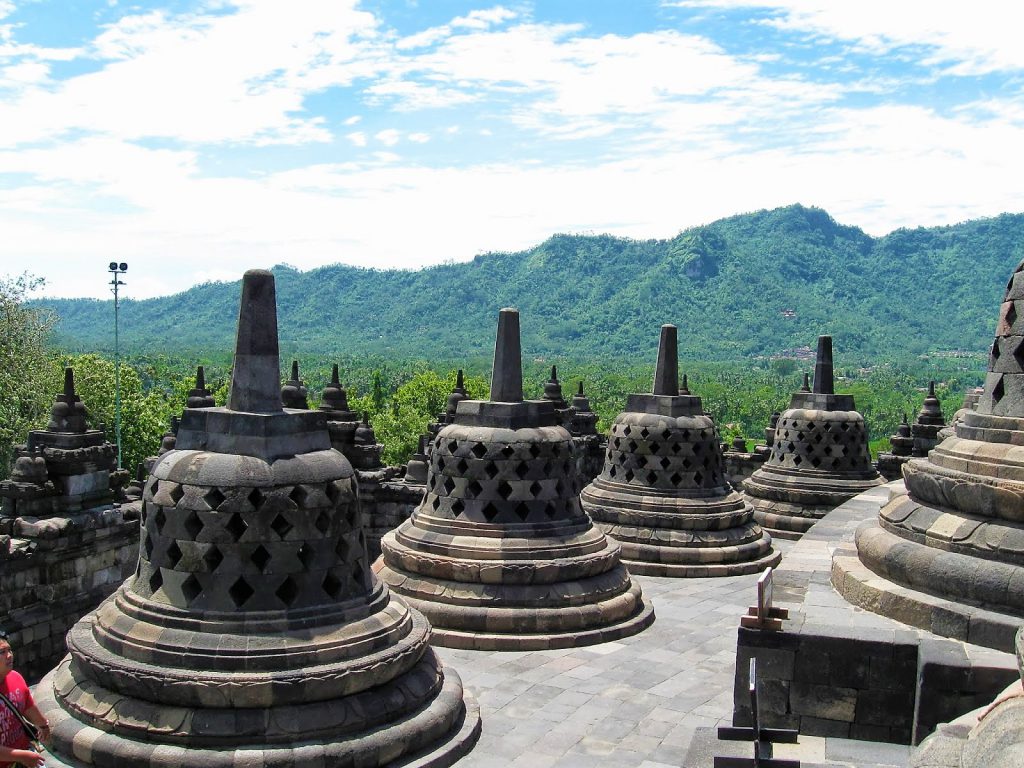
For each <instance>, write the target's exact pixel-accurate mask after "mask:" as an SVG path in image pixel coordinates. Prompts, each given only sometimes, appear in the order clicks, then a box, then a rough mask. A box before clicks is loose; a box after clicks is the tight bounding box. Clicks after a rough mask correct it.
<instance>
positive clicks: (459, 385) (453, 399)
mask: <svg viewBox="0 0 1024 768" xmlns="http://www.w3.org/2000/svg"><path fill="white" fill-rule="evenodd" d="M468 398H469V394H468V393H467V392H466V378H465V376H464V374H463V373H462V369H461V368H459V370H458V372H457V373H456V374H455V388H454V389H453V390H452V392H451V394H450V395H448V401H447V404H446V405H445V409H444V415H445V417H446V418H448V419H449V420H450V419H452V418H454V416H455V412H456V411H457V410H458V409H459V403H461V402H462V401H463V400H466V399H468ZM438 418H440V417H438Z"/></svg>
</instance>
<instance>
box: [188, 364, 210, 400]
mask: <svg viewBox="0 0 1024 768" xmlns="http://www.w3.org/2000/svg"><path fill="white" fill-rule="evenodd" d="M185 405H186V406H188V407H189V408H213V407H214V405H215V403H214V401H213V395H212V394H211V393H210V390H208V389H207V388H206V371H205V370H204V369H203V366H201V365H200V366H198V367H197V368H196V385H195V386H194V387H193V388H192V389H190V390H189V392H188V399H187V400H186V401H185Z"/></svg>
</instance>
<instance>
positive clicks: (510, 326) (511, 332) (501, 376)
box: [491, 307, 523, 403]
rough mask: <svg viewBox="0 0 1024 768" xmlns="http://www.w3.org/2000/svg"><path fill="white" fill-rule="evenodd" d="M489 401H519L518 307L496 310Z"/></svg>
mask: <svg viewBox="0 0 1024 768" xmlns="http://www.w3.org/2000/svg"><path fill="white" fill-rule="evenodd" d="M491 401H492V402H496V403H521V402H522V401H523V353H522V346H521V344H520V341H519V310H518V309H512V308H510V307H506V308H505V309H503V310H501V312H499V313H498V333H497V336H496V337H495V339H494V369H493V371H492V373H491Z"/></svg>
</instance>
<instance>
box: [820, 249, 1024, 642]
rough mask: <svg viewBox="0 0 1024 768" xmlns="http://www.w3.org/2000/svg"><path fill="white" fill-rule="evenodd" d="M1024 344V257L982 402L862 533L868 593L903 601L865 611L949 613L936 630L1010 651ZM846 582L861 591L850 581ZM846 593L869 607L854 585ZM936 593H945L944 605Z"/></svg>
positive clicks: (1022, 511) (1015, 620) (1019, 614)
mask: <svg viewBox="0 0 1024 768" xmlns="http://www.w3.org/2000/svg"><path fill="white" fill-rule="evenodd" d="M1018 307H1020V308H1021V311H1020V312H1019V314H1018ZM1018 349H1024V263H1022V264H1021V265H1019V266H1018V267H1017V269H1016V271H1015V272H1014V274H1013V275H1012V277H1011V278H1010V283H1009V285H1008V286H1007V291H1006V296H1005V299H1004V300H1003V303H1002V306H1001V308H1000V312H999V319H998V323H997V326H996V338H995V342H994V343H993V345H992V354H991V357H990V359H989V369H988V374H987V376H986V377H985V389H984V392H983V393H982V395H981V398H980V400H979V401H978V405H977V407H976V408H975V409H974V410H969V411H966V412H965V413H964V415H963V420H962V421H961V422H959V423H958V424H957V425H956V427H955V434H954V435H953V436H952V437H949V438H946V439H945V440H943V441H942V443H940V444H939V445H937V446H936V447H935V448H933V449H932V450H931V452H930V453H929V454H928V456H927V457H926V458H912V459H911V460H910V461H908V462H907V463H906V464H905V465H904V467H903V478H904V482H905V484H906V492H905V493H903V494H899V495H897V496H894V497H893V498H892V499H890V501H889V502H888V503H887V504H886V505H885V506H884V507H882V509H881V511H880V512H879V515H878V518H877V520H873V521H868V522H866V523H864V524H862V525H861V526H860V527H859V528H858V529H857V535H856V544H857V555H858V557H859V559H860V562H861V563H862V564H863V565H864V566H866V567H867V569H868V570H870V571H871V572H873V574H876V575H877V576H879V577H881V579H880V580H878V581H879V582H880V583H878V584H872V583H864V584H861V585H860V586H859V587H858V589H859V591H860V592H862V593H863V592H864V590H868V591H869V592H874V593H876V594H881V593H887V594H898V595H900V598H901V599H900V600H899V601H896V600H892V599H890V600H888V601H882V602H881V603H879V600H878V599H877V598H876V599H872V600H870V601H868V602H867V604H865V607H868V608H872V609H874V610H879V609H880V610H882V612H884V611H885V607H886V605H894V604H896V603H897V602H901V603H902V604H903V605H904V606H907V605H916V606H917V607H918V610H916V611H906V612H905V615H904V614H901V616H900V618H901V619H902V620H905V621H909V622H911V623H913V621H914V620H915V617H917V619H918V620H923V619H922V618H921V617H925V618H929V617H931V616H933V615H935V612H936V611H940V612H941V627H940V626H936V627H935V628H933V627H932V626H931V625H929V627H928V628H929V629H932V631H935V632H940V633H942V634H950V635H951V636H953V637H957V638H958V639H964V640H969V641H970V642H976V643H981V644H984V645H991V646H993V647H996V648H999V649H1001V650H1009V649H1010V648H1011V646H1012V642H1013V634H1014V633H1015V632H1016V629H1017V627H1018V626H1019V625H1020V623H1021V621H1022V620H1024V356H1021V355H1018V354H1017V350H1018ZM883 580H884V581H883ZM845 582H850V584H849V585H848V586H850V587H853V580H852V579H851V578H849V577H848V578H847V579H845V580H844V584H845ZM890 584H895V585H898V586H899V587H902V589H900V588H896V589H893V588H891V586H890ZM844 590H846V591H844ZM840 591H844V594H846V592H850V595H851V596H850V599H853V600H854V601H855V602H858V603H862V604H863V603H864V601H863V600H862V599H859V598H857V596H856V595H855V594H854V593H853V592H852V591H851V590H849V589H847V587H846V586H844V587H843V589H841V590H840ZM921 593H924V594H921ZM934 598H940V599H941V603H939V604H938V606H937V607H936V603H937V601H936V600H935V599H934ZM929 621H930V618H929Z"/></svg>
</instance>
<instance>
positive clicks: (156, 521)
mask: <svg viewBox="0 0 1024 768" xmlns="http://www.w3.org/2000/svg"><path fill="white" fill-rule="evenodd" d="M166 522H167V515H165V514H164V508H163V507H157V508H156V514H155V515H153V527H154V528H155V529H156V532H157V533H163V530H164V523H166Z"/></svg>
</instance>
